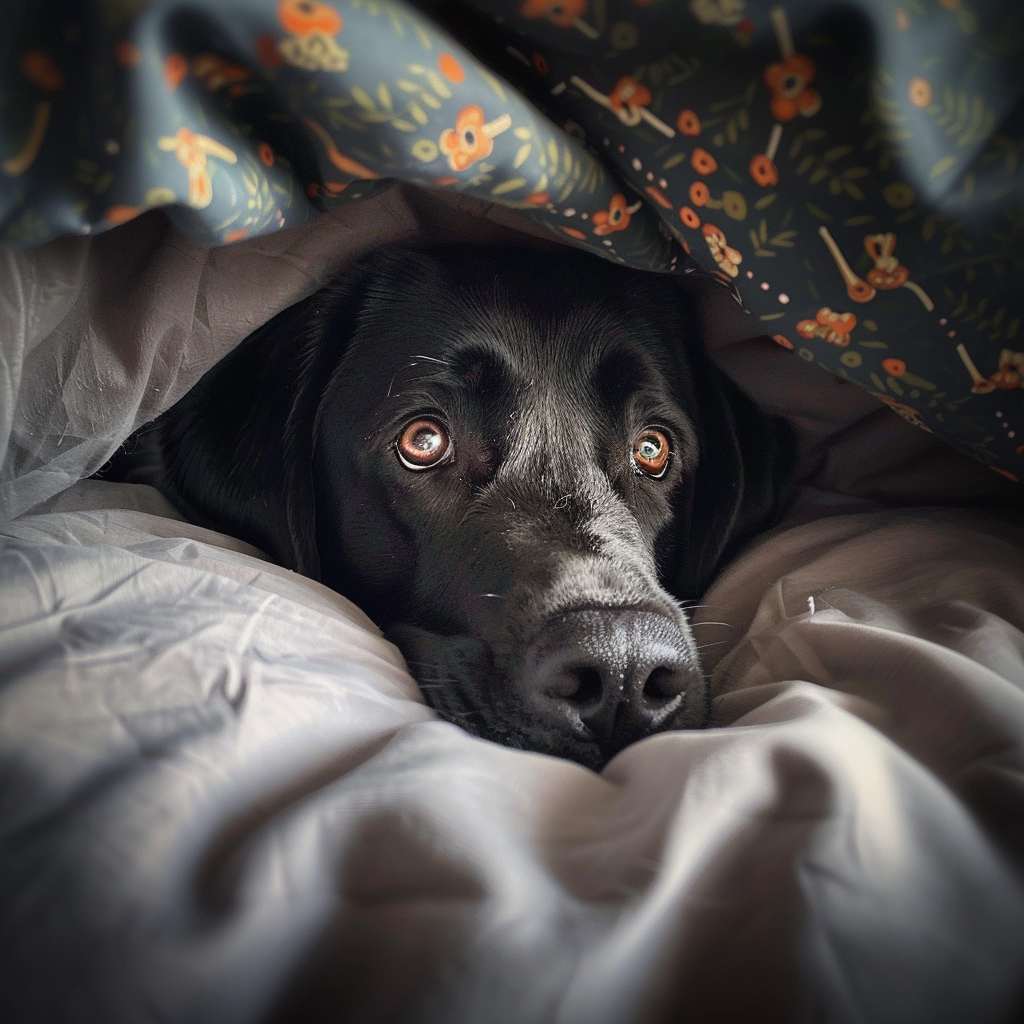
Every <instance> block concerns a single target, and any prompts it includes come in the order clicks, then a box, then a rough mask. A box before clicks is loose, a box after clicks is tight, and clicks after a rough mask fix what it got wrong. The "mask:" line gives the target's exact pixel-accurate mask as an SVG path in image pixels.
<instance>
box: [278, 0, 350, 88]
mask: <svg viewBox="0 0 1024 1024" xmlns="http://www.w3.org/2000/svg"><path fill="white" fill-rule="evenodd" d="M277 20H278V21H279V22H280V23H281V27H282V28H283V29H284V30H285V32H287V33H289V35H288V38H287V39H282V40H281V42H280V43H278V44H277V50H278V53H280V55H281V57H282V58H283V59H284V61H285V62H286V63H288V64H291V65H292V67H296V68H302V69H303V70H304V71H348V50H346V49H343V48H342V47H340V46H339V45H338V44H337V42H335V40H334V37H335V36H336V35H337V34H338V33H339V32H340V31H341V30H342V28H344V23H343V22H342V20H341V15H340V14H338V12H337V11H336V10H335V9H334V8H333V7H331V6H330V5H328V4H324V3H320V2H319V0H280V2H279V3H278V5H277ZM261 61H262V63H264V64H268V62H267V61H266V60H265V59H263V56H261ZM268 66H272V65H268Z"/></svg>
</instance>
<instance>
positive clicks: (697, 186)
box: [690, 181, 711, 206]
mask: <svg viewBox="0 0 1024 1024" xmlns="http://www.w3.org/2000/svg"><path fill="white" fill-rule="evenodd" d="M710 198H711V192H710V190H709V189H708V187H707V185H705V184H704V182H703V181H695V182H694V183H693V184H692V185H691V186H690V202H691V203H693V205H694V206H707V205H708V200H709V199H710Z"/></svg>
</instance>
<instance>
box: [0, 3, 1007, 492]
mask: <svg viewBox="0 0 1024 1024" xmlns="http://www.w3.org/2000/svg"><path fill="white" fill-rule="evenodd" d="M12 28H13V30H12V31H10V32H8V33H6V34H5V36H4V39H3V41H2V42H0V57H2V60H0V240H2V241H3V242H4V243H5V244H7V245H10V246H27V245H32V244H36V243H39V242H42V241H45V240H47V239H49V238H52V237H54V236H55V235H57V234H60V233H67V232H93V231H101V230H105V229H107V228H109V227H112V226H114V225H116V224H119V223H122V222H123V221H125V220H127V219H130V218H131V217H133V216H135V215H136V214H138V213H139V212H141V211H142V210H145V209H149V208H151V207H154V206H162V207H166V208H167V209H168V211H169V213H170V214H171V215H172V216H173V217H174V219H175V221H176V222H177V223H178V225H179V226H180V227H181V228H182V229H183V230H184V231H186V232H188V233H189V234H190V235H192V236H193V237H196V238H199V239H202V240H205V241H209V242H211V243H222V242H232V241H235V240H238V239H241V238H245V237H251V236H253V235H257V234H260V233H263V232H267V231H273V230H276V229H277V228H280V227H283V226H285V225H293V224H297V223H301V222H304V221H306V220H307V219H309V218H310V217H311V216H314V215H315V214H316V213H317V211H319V210H322V209H324V208H325V207H328V206H330V205H332V204H336V203H339V202H348V201H351V200H353V199H358V198H360V197H362V196H365V195H367V194H369V193H370V192H372V191H373V190H375V189H377V188H380V187H382V183H386V182H387V181H388V180H390V179H401V180H403V181H408V182H413V183H416V184H419V185H422V186H425V187H427V188H432V189H456V190H459V191H463V192H468V193H471V194H473V195H475V196H478V197H481V198H484V199H487V200H489V201H493V202H496V203H501V204H504V205H508V206H511V207H515V208H517V209H519V210H521V211H522V212H523V214H524V216H527V217H529V218H531V219H532V220H534V221H535V222H537V223H539V224H541V225H543V226H544V227H546V228H547V229H548V230H549V231H550V232H551V233H552V235H553V236H556V237H558V238H561V239H563V240H565V241H567V242H570V243H571V244H574V245H578V246H581V247H584V248H589V249H591V250H593V251H596V252H599V253H601V254H602V255H604V256H606V257H608V258H610V259H615V260H620V261H622V262H626V263H629V264H631V265H634V266H639V267H644V268H648V269H651V270H656V271H675V272H684V271H692V270H695V269H697V268H703V269H704V270H705V271H707V272H710V273H714V274H718V275H719V276H721V277H722V278H723V280H724V281H726V282H728V283H729V284H731V285H734V286H735V287H736V288H737V289H738V293H739V295H740V296H741V297H742V301H743V302H744V304H745V305H746V306H747V307H748V308H749V309H750V310H751V311H752V313H753V314H754V315H756V316H757V317H758V318H759V319H760V321H761V323H762V326H763V330H764V331H765V333H767V334H770V335H772V336H774V337H775V339H776V340H777V341H778V342H779V344H782V345H784V346H786V347H787V348H792V349H793V350H794V351H795V353H796V354H797V356H798V357H800V358H803V359H806V360H808V361H814V362H817V363H819V364H820V365H822V366H824V367H826V368H827V369H829V370H831V371H832V372H834V373H837V374H839V375H841V376H843V377H845V378H848V379H850V380H852V381H855V382H856V383H858V384H860V385H861V386H863V387H865V388H867V389H868V390H869V391H871V392H872V393H873V394H875V395H876V396H877V397H878V398H879V399H880V400H881V401H883V402H885V403H887V404H888V405H890V406H891V407H892V408H893V409H894V410H895V411H897V412H898V413H900V415H903V416H904V417H906V418H907V419H909V420H911V421H913V422H915V423H918V424H919V425H921V426H922V427H924V428H926V429H929V430H932V431H934V432H935V433H936V434H937V435H939V436H941V437H942V438H944V439H945V440H946V441H948V442H949V443H950V444H952V445H954V446H956V447H958V448H960V449H961V450H963V451H966V452H968V453H969V454H971V455H973V456H974V457H975V458H977V459H979V460H981V461H982V462H984V463H985V464H986V465H989V466H991V467H992V468H993V469H995V470H997V471H998V472H1001V473H1003V474H1004V475H1005V476H1008V477H1010V478H1011V479H1015V480H1016V479H1020V478H1021V477H1024V390H1022V384H1024V335H1022V333H1021V321H1022V319H1024V298H1022V288H1021V282H1022V281H1024V175H1022V173H1021V157H1022V154H1024V105H1022V101H1021V98H1022V94H1024V5H1022V4H1020V3H1018V2H1017V0H971V2H967V0H906V2H905V3H904V5H903V6H898V7H894V6H893V5H892V4H890V3H886V2H882V0H854V2H849V3H843V4H838V3H830V2H809V0H791V2H788V3H786V4H785V5H784V6H775V5H772V4H771V3H767V2H764V0H690V2H689V3H686V4H684V3H675V2H669V0H604V2H601V3H597V2H590V3H588V0H517V2H507V0H490V2H478V3H475V4H468V3H467V4H452V3H443V4H440V3H439V4H435V5H426V6H424V7H423V8H421V9H416V8H414V7H412V6H410V5H405V4H402V3H400V2H398V3H378V2H375V0H348V2H343V0H339V2H336V3H332V4H326V3H322V2H319V0H280V2H278V0H207V2H206V3H204V4H203V5H201V6H199V5H194V4H188V3H184V2H181V0H156V2H153V3H148V4H146V3H135V4H132V3H130V2H124V0H121V2H114V0H93V2H91V3H87V2H82V3H72V2H69V0H65V2H56V0H51V2H49V3H38V4H34V5H27V4H24V5H20V6H19V8H18V10H17V12H16V13H15V15H14V17H13V23H12Z"/></svg>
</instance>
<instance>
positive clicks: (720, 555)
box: [671, 284, 796, 598]
mask: <svg viewBox="0 0 1024 1024" xmlns="http://www.w3.org/2000/svg"><path fill="white" fill-rule="evenodd" d="M705 287H706V285H705ZM677 290H678V292H679V296H680V298H679V303H680V307H681V311H680V316H681V324H680V326H681V330H680V335H681V336H677V337H675V338H673V339H672V341H671V344H672V347H673V351H674V354H675V358H676V363H677V368H678V370H679V373H680V375H681V377H682V379H683V380H684V382H685V383H684V384H683V387H684V388H686V389H689V391H690V395H689V396H684V398H685V402H686V404H685V407H686V408H687V410H692V413H691V415H692V418H693V420H694V425H695V427H696V429H697V436H698V442H699V445H700V458H699V462H698V465H697V470H696V473H695V475H694V480H693V485H692V488H691V490H690V496H689V502H688V507H687V508H685V509H680V510H679V514H678V517H677V518H678V521H679V522H680V529H681V531H682V532H681V534H680V537H681V541H680V544H679V546H678V548H677V550H678V563H677V569H676V578H675V580H674V581H673V582H674V590H675V593H676V594H678V595H679V596H682V597H686V598H690V597H693V598H696V597H699V596H700V595H701V594H703V593H704V591H705V590H707V588H708V587H709V586H710V584H711V583H712V581H713V580H714V578H715V576H716V575H717V574H718V572H719V571H720V570H721V569H722V568H723V567H724V566H725V564H726V563H727V562H728V561H729V560H730V559H731V558H732V557H733V556H734V555H736V554H737V552H738V551H739V550H740V548H742V547H743V546H744V545H745V544H747V543H749V542H750V541H751V540H753V539H754V538H755V537H757V536H758V535H759V534H760V533H762V532H764V531H765V530H767V529H769V528H770V527H771V526H772V525H774V523H775V522H776V521H777V519H778V517H779V516H780V514H781V512H782V511H783V509H784V507H785V505H786V503H787V501H788V499H789V496H790V492H791V485H792V477H793V472H794V469H795V466H796V440H795V436H794V434H793V431H792V428H791V427H790V425H789V424H788V423H787V422H786V421H785V420H783V419H780V418H778V417H776V416H769V415H768V414H767V413H765V412H763V411H762V410H761V409H760V408H759V407H758V406H757V405H756V404H755V403H754V401H753V400H752V399H751V398H749V397H748V396H747V395H746V394H745V393H744V392H743V391H741V390H740V388H739V387H738V386H737V385H736V384H735V383H734V382H733V381H732V379H731V378H730V377H728V376H727V375H726V373H725V372H724V371H723V370H721V369H720V368H719V367H718V366H717V365H716V364H715V363H714V362H713V361H712V359H711V357H710V356H709V355H708V353H707V350H706V348H705V345H704V341H703V336H702V335H703V327H702V324H701V322H700V318H699V316H698V315H697V311H698V309H699V308H700V289H699V288H698V289H697V290H696V298H697V301H696V302H695V301H694V294H693V291H694V289H693V287H692V286H691V287H687V286H686V285H685V284H684V285H682V286H677Z"/></svg>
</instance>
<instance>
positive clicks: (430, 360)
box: [409, 355, 451, 366]
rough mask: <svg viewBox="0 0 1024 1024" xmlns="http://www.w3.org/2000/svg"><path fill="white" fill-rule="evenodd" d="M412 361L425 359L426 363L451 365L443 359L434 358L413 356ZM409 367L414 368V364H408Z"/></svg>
mask: <svg viewBox="0 0 1024 1024" xmlns="http://www.w3.org/2000/svg"><path fill="white" fill-rule="evenodd" d="M413 359H425V360H426V361H427V362H428V363H440V364H441V366H450V365H451V364H450V363H449V362H448V361H447V360H445V359H438V358H437V357H436V356H422V355H414V356H413ZM409 365H410V366H415V365H416V364H415V363H410V364H409Z"/></svg>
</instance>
